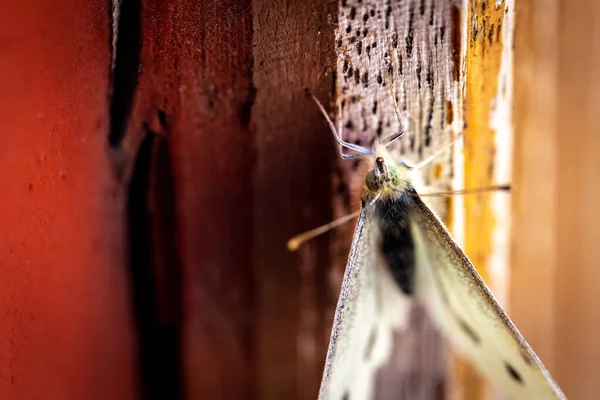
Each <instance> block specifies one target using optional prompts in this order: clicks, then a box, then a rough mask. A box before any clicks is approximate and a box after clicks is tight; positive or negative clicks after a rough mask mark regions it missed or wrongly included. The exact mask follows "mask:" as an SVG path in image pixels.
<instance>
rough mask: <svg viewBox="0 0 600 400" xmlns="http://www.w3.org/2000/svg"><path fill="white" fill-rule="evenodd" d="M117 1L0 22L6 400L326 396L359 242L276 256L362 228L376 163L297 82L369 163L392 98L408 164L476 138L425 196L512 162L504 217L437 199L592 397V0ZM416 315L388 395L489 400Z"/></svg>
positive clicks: (494, 201) (524, 326) (0, 363)
mask: <svg viewBox="0 0 600 400" xmlns="http://www.w3.org/2000/svg"><path fill="white" fill-rule="evenodd" d="M108 7H109V3H107V2H102V3H94V2H91V3H86V4H75V3H72V2H71V1H69V0H66V1H63V0H61V1H59V2H54V3H52V4H50V3H48V2H43V1H36V2H35V4H28V5H27V7H25V6H21V5H19V4H11V5H9V6H8V8H7V10H6V12H2V13H0V20H1V21H2V24H0V55H1V58H2V63H0V76H2V77H3V78H6V77H7V79H2V80H0V93H1V95H0V113H2V121H3V125H2V126H3V131H2V132H3V139H4V145H3V146H2V150H0V152H1V154H0V166H1V168H0V193H2V195H3V197H2V201H3V208H2V209H1V210H0V221H2V225H1V228H0V229H2V232H1V233H2V235H0V256H1V257H0V259H2V260H3V263H4V264H3V265H2V268H0V397H1V398H3V399H4V398H7V399H13V398H14V399H20V398H48V399H62V398H94V396H97V398H115V399H121V398H122V399H131V398H137V397H154V398H190V399H191V398H232V399H233V398H257V399H258V398H260V399H279V398H296V399H312V398H314V397H315V395H316V393H317V388H318V385H319V383H320V378H321V372H322V368H323V362H324V357H325V352H326V346H327V342H328V339H329V334H330V324H331V321H332V317H333V309H334V306H335V302H336V299H337V295H338V291H339V285H340V282H341V276H342V272H343V267H344V265H345V261H346V258H347V254H348V246H349V244H350V235H351V233H352V224H348V225H346V226H344V227H341V228H340V229H337V230H336V231H334V232H332V233H330V234H327V235H324V236H322V237H320V238H318V239H315V240H313V241H311V242H309V243H307V244H306V245H304V246H303V247H302V248H301V250H300V251H299V252H298V253H289V252H288V251H287V250H286V248H285V242H286V240H287V239H288V238H289V237H290V236H292V235H294V234H296V233H299V232H302V231H304V230H307V229H310V228H313V227H315V226H318V225H320V224H323V223H326V222H329V221H331V220H332V219H333V218H335V217H339V216H342V215H346V214H347V213H349V212H352V211H355V210H356V209H357V208H358V205H359V203H358V201H357V195H358V193H359V189H360V187H361V186H362V184H363V179H364V176H365V173H366V169H365V166H364V165H361V164H359V163H355V162H354V161H347V160H339V159H338V158H337V149H336V147H335V146H334V145H333V141H332V138H331V134H330V132H329V128H328V127H327V125H326V123H325V121H324V120H323V118H322V116H321V115H320V114H319V112H318V110H317V108H316V107H315V106H314V104H313V103H312V102H311V101H310V99H307V98H306V97H305V94H304V89H305V88H309V89H311V90H313V92H314V93H315V94H316V95H317V97H319V99H321V101H322V102H323V103H324V104H325V105H326V107H327V108H328V109H329V110H330V111H331V112H330V114H331V115H332V117H336V116H337V114H336V110H337V104H340V105H341V109H342V115H341V117H340V116H337V117H340V118H341V119H342V121H343V125H344V136H345V138H346V139H348V140H350V141H353V142H357V143H361V144H363V145H368V144H369V142H370V141H371V139H372V138H373V137H375V136H377V135H385V134H389V133H393V132H396V131H397V130H398V129H399V124H398V122H397V120H396V118H395V115H394V112H393V109H392V101H391V95H390V94H389V85H393V87H394V89H395V92H396V94H397V96H398V100H399V104H400V108H401V111H402V114H403V117H404V118H405V121H406V128H407V133H406V135H405V137H404V138H403V139H401V140H400V141H399V142H398V143H399V145H398V147H397V148H396V149H394V151H395V152H396V153H397V154H402V155H404V156H405V157H406V158H407V159H408V160H410V161H417V160H419V159H422V158H423V157H425V156H427V155H428V154H431V153H432V152H433V151H435V150H436V149H438V148H440V147H441V146H443V145H445V144H447V143H449V141H450V140H451V138H452V137H453V136H455V135H456V134H458V133H464V135H465V141H464V147H463V145H462V142H458V143H457V144H458V145H457V146H456V147H455V150H454V152H452V153H448V154H447V155H444V156H443V157H441V158H439V159H438V160H437V162H436V163H434V164H433V165H432V166H431V167H430V168H429V169H427V170H426V171H425V173H424V181H425V183H426V184H428V185H430V186H432V187H433V188H434V189H440V188H441V189H446V188H448V187H450V186H454V187H457V188H465V187H467V188H468V187H480V186H486V185H488V184H491V183H505V181H504V179H507V180H510V177H511V168H512V177H513V179H512V182H511V183H512V186H513V192H512V201H509V200H508V199H507V197H506V196H504V197H502V195H496V196H483V195H482V196H479V195H478V196H473V197H469V198H465V199H454V200H453V201H452V202H450V203H448V202H447V201H446V200H445V199H441V200H439V201H437V202H432V205H433V206H434V207H435V208H436V209H437V211H438V212H439V213H440V214H441V215H442V216H443V217H445V218H446V219H447V220H448V221H450V222H451V225H452V228H453V231H454V234H455V236H456V237H457V239H458V241H459V242H461V243H463V244H464V245H465V249H466V252H467V253H468V254H469V256H470V257H471V258H472V259H473V261H474V263H475V265H477V266H478V267H479V268H480V271H481V272H482V273H483V275H484V277H485V278H486V280H488V282H491V286H492V287H493V289H494V291H495V293H496V294H498V295H499V296H498V297H499V298H500V300H501V302H502V303H503V304H507V305H508V310H509V313H510V315H511V316H512V317H513V318H514V320H515V322H516V323H517V325H518V326H519V328H520V330H521V331H522V333H523V334H524V336H525V337H526V338H527V339H528V340H529V341H530V343H531V344H532V346H533V347H534V349H535V350H536V351H537V352H538V354H539V355H540V357H541V358H542V359H543V361H544V362H545V364H546V365H547V366H548V368H549V369H550V371H551V372H552V373H553V374H554V376H555V378H556V379H557V380H558V382H559V384H561V386H562V387H563V389H564V390H565V392H566V394H567V395H568V396H569V398H576V399H593V398H595V397H596V393H598V391H599V390H600V387H599V386H598V385H600V383H599V382H598V380H597V379H596V375H597V373H596V369H597V368H596V366H595V364H596V362H597V361H596V360H597V359H598V358H599V357H600V346H599V345H598V344H597V337H598V336H599V334H600V314H598V311H597V310H596V309H595V308H594V307H593V304H594V300H593V299H594V297H595V295H596V293H597V292H598V289H600V287H599V285H600V283H598V282H600V276H599V273H598V270H597V268H596V267H597V264H598V263H597V259H598V258H599V256H600V254H598V252H599V250H598V246H597V239H598V235H597V234H596V229H595V228H594V226H595V225H598V223H600V220H598V217H597V213H595V207H596V206H597V204H600V190H599V189H598V188H599V186H598V185H597V184H596V181H597V177H596V174H597V171H600V164H599V161H598V160H600V154H599V152H600V142H599V140H600V136H598V131H599V129H600V126H599V124H598V122H597V118H596V115H595V112H596V110H597V109H598V107H599V106H600V97H599V96H598V94H597V93H600V81H599V80H598V78H597V77H596V75H597V73H596V71H598V70H600V58H599V57H598V55H597V54H600V48H599V47H598V46H599V43H600V42H598V41H597V40H596V39H595V38H597V37H600V36H599V35H600V32H598V26H600V24H599V21H598V18H599V17H598V15H600V9H599V5H598V2H596V1H593V0H577V1H575V2H568V1H567V0H553V1H550V2H540V1H538V0H528V1H525V0H523V1H518V2H514V3H513V1H508V0H505V1H503V2H500V3H499V4H498V6H496V1H492V0H486V1H484V2H481V1H469V0H464V1H461V2H447V1H438V0H424V1H416V0H411V1H405V2H391V1H386V0H382V1H381V2H373V3H368V2H363V1H359V0H340V1H339V2H337V1H333V0H332V1H321V0H311V1H301V0H293V1H288V2H286V3H281V2H277V1H272V0H253V1H250V0H245V1H222V0H210V1H203V2H197V1H196V2H194V1H187V0H186V1H184V2H174V1H164V2H159V3H156V2H150V1H146V0H123V1H120V2H119V1H117V2H114V4H113V7H114V8H113V10H110V9H108ZM513 7H514V8H513ZM513 23H514V27H515V36H514V42H513V38H512V30H513ZM111 24H112V28H111ZM111 45H112V48H111ZM513 47H514V53H513V51H512V49H513ZM513 59H514V80H513V76H512V74H511V71H512V68H511V67H510V66H511V65H512V61H513ZM388 71H391V75H390V73H389V72H388ZM511 121H512V122H513V123H514V131H513V126H511V123H510V122H511ZM513 135H514V136H513ZM513 137H514V153H513V154H514V158H513V163H512V164H511V163H510V159H511V151H512V147H513V146H512V138H513ZM498 196H500V197H498ZM509 203H510V204H509ZM511 208H512V211H511ZM509 229H511V232H512V240H511V242H510V254H511V255H510V259H509V258H507V255H506V254H507V253H506V247H507V238H508V234H509ZM508 261H510V264H509V263H508ZM509 265H510V266H509ZM413 318H414V322H415V328H414V329H413V330H412V331H411V332H410V333H409V334H408V335H406V336H404V337H398V341H397V342H398V343H397V346H396V349H395V357H394V358H393V360H392V362H391V363H390V365H388V366H387V367H386V369H385V370H383V371H382V373H381V374H380V376H379V378H378V392H379V395H380V398H388V397H389V396H388V395H389V394H390V393H392V394H394V395H396V394H398V393H400V392H401V393H404V394H406V397H407V398H412V399H414V398H432V397H436V398H440V397H441V396H442V392H445V393H446V397H450V398H464V399H477V398H484V397H485V396H487V394H486V393H485V391H484V388H483V385H482V383H481V382H480V381H479V380H478V379H477V378H476V375H475V374H474V373H473V372H470V371H469V370H465V367H464V365H463V364H460V363H456V362H453V363H451V365H453V368H455V371H456V370H458V371H459V372H458V373H453V375H452V379H451V380H450V381H449V380H448V379H447V371H448V369H447V368H446V361H447V357H446V350H445V348H444V346H443V344H442V342H441V341H440V339H439V337H437V334H436V333H435V331H434V330H433V329H432V327H431V324H430V323H429V322H428V321H427V320H426V319H424V318H423V314H422V313H421V312H419V310H416V311H415V313H414V314H413ZM407 353H411V354H410V357H408V358H407V357H406V354H407ZM409 358H410V359H413V360H415V359H416V360H417V361H414V362H412V361H410V360H409V361H407V360H408V359H409ZM404 378H406V379H404ZM399 382H400V384H399V385H398V383H399ZM398 387H399V388H400V389H397V388H398ZM390 389H393V390H392V391H390Z"/></svg>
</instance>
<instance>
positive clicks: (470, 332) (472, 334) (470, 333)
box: [454, 315, 481, 344]
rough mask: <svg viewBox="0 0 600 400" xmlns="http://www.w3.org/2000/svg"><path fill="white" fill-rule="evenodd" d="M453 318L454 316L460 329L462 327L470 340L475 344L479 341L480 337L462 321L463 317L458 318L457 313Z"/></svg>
mask: <svg viewBox="0 0 600 400" xmlns="http://www.w3.org/2000/svg"><path fill="white" fill-rule="evenodd" d="M454 318H456V322H458V326H460V329H462V331H463V332H464V333H465V334H466V335H467V336H468V337H470V338H471V340H472V341H473V342H475V344H479V343H481V338H480V337H479V335H477V333H475V331H474V330H473V328H471V327H470V326H469V324H467V323H466V322H465V321H463V319H462V318H460V317H459V316H458V315H455V316H454Z"/></svg>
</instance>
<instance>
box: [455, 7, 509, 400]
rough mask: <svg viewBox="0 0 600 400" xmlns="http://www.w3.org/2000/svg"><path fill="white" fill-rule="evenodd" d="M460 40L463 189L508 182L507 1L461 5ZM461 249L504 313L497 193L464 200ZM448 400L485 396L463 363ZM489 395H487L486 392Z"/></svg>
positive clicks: (504, 242)
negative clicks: (463, 21)
mask: <svg viewBox="0 0 600 400" xmlns="http://www.w3.org/2000/svg"><path fill="white" fill-rule="evenodd" d="M466 3H467V4H468V8H467V9H466V10H465V12H466V26H465V28H466V32H465V36H464V40H463V51H464V55H463V57H464V62H465V75H464V77H463V82H464V84H465V131H464V138H465V140H464V149H463V154H462V157H463V162H464V181H463V185H464V187H465V188H477V187H487V186H492V185H495V184H506V183H510V182H511V169H510V161H511V157H512V155H511V154H512V135H513V132H512V126H511V114H510V110H511V101H512V96H511V95H512V52H513V46H512V37H513V30H514V23H513V18H514V17H513V15H514V6H513V1H511V0H505V1H502V2H497V1H495V0H487V1H467V2H466ZM462 201H463V202H464V203H463V205H462V207H463V208H464V216H465V221H464V238H465V243H464V247H463V249H464V250H465V252H466V253H467V254H468V255H469V258H470V259H471V261H472V262H473V264H474V265H475V266H476V268H477V270H478V271H479V273H480V274H481V276H482V277H483V278H484V280H485V281H486V282H487V284H488V286H489V287H490V288H491V289H492V291H493V292H494V294H495V296H496V297H497V299H498V300H499V301H500V303H501V304H502V305H503V306H504V307H505V308H506V309H508V311H509V313H510V309H509V307H508V303H507V299H506V294H505V292H506V285H507V283H508V282H507V279H508V260H507V254H508V237H509V228H510V212H509V209H510V208H509V205H510V198H509V197H508V196H507V195H506V194H502V193H496V194H494V193H481V194H477V195H469V196H465V197H464V199H462ZM455 378H456V379H457V380H458V384H457V385H454V386H455V387H454V388H453V393H452V397H453V398H463V399H477V398H483V397H484V396H485V391H484V388H485V386H486V385H485V383H484V382H483V381H482V380H481V378H480V377H479V374H478V373H477V372H475V371H474V369H473V368H471V367H470V365H468V364H467V363H464V362H460V361H459V362H457V363H456V364H455ZM488 391H489V389H488Z"/></svg>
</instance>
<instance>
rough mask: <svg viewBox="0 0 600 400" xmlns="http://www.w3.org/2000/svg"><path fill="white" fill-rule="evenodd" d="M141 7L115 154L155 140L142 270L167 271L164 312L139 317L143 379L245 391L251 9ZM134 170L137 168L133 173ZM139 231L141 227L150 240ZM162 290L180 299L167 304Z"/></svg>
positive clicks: (250, 292) (248, 365)
mask: <svg viewBox="0 0 600 400" xmlns="http://www.w3.org/2000/svg"><path fill="white" fill-rule="evenodd" d="M124 6H125V3H124ZM140 7H141V11H143V12H141V14H140V15H141V17H142V19H141V21H140V33H139V35H140V37H141V48H139V47H137V48H136V47H135V41H133V43H132V44H131V46H132V48H131V49H130V51H138V52H140V51H141V53H140V60H141V65H142V68H141V69H140V71H141V73H140V75H139V78H138V85H137V89H136V91H135V97H134V101H135V103H134V107H133V113H132V116H131V118H130V120H129V121H128V123H127V127H128V128H127V131H126V135H125V137H124V138H123V141H122V142H121V143H120V144H119V147H118V148H117V150H116V151H122V152H124V154H125V155H124V158H125V160H126V162H125V164H126V165H127V163H137V162H138V161H139V160H140V157H141V156H142V155H143V154H142V153H141V152H142V150H143V146H144V143H145V142H146V141H152V146H153V148H154V150H153V151H151V152H149V155H148V157H149V159H150V160H149V161H148V162H147V163H148V164H149V165H148V171H147V172H146V173H147V174H148V177H147V179H148V180H149V181H150V185H151V189H150V190H149V192H148V193H147V196H146V198H145V199H143V198H142V199H141V200H140V204H139V205H138V206H139V207H150V212H149V213H148V215H146V218H147V219H148V221H147V222H146V223H147V224H148V226H149V230H150V233H149V235H150V236H151V237H150V239H148V241H149V243H151V244H153V245H154V246H153V247H151V248H150V249H149V250H148V251H149V252H150V254H151V257H152V258H151V259H149V260H146V261H147V265H146V266H145V268H146V269H148V270H149V272H150V273H152V271H156V272H155V274H156V275H158V276H160V277H161V279H160V280H158V279H154V281H153V283H152V284H151V285H149V287H148V288H146V290H152V288H153V287H152V285H154V286H155V287H154V289H155V291H156V292H157V294H156V295H155V301H156V302H157V304H156V307H154V309H153V308H151V306H150V305H149V304H147V303H144V304H142V305H140V308H139V309H138V310H137V313H138V314H140V313H141V314H144V313H146V314H149V315H148V316H147V318H146V321H145V322H144V321H141V322H140V321H138V327H141V333H140V335H141V336H142V339H143V340H145V341H146V342H145V343H146V344H147V345H146V347H142V348H141V351H143V352H146V356H147V357H148V359H147V360H146V362H145V363H142V377H143V379H145V380H144V382H143V384H144V385H145V387H146V390H147V391H148V393H154V395H160V394H161V393H162V395H164V396H165V397H162V398H167V397H168V398H173V397H177V396H179V395H185V396H186V397H187V398H215V397H218V398H240V397H244V396H247V395H248V394H252V393H254V388H255V383H254V382H255V374H254V370H255V364H254V354H253V351H252V349H253V323H252V321H253V319H254V318H255V315H256V314H255V301H254V289H253V282H254V279H253V271H252V263H251V261H250V260H251V259H252V244H253V241H252V195H251V193H252V166H253V164H254V151H253V139H252V134H251V132H250V128H249V123H250V107H251V105H252V101H253V95H254V91H253V87H252V81H251V66H252V53H251V39H252V10H251V4H250V1H245V2H231V3H228V2H222V1H203V2H197V1H186V2H160V3H156V2H152V1H149V2H146V1H142V2H141V5H140ZM139 12H140V10H138V13H139ZM123 18H126V17H125V15H123V14H122V15H121V21H123ZM131 18H134V16H132V17H131ZM124 22H125V24H129V25H125V26H131V24H132V23H134V22H135V21H131V20H130V21H127V20H125V21H124ZM125 33H126V34H130V35H135V32H127V31H126V32H125ZM121 39H123V40H125V38H124V37H119V40H121ZM126 61H127V60H125V62H126ZM120 62H123V61H122V60H120V59H119V58H118V57H117V60H116V69H117V68H118V67H119V64H120ZM132 158H133V159H135V161H133V160H132ZM126 169H127V168H126ZM135 176H136V174H135V169H134V170H133V172H132V173H131V177H130V180H132V181H133V180H134V179H135ZM169 192H172V196H171V198H165V197H164V194H165V193H169ZM144 202H146V204H144ZM169 215H171V216H172V217H171V218H169ZM173 216H174V217H173ZM171 219H174V221H173V222H172V224H171V226H167V227H166V229H167V231H166V232H165V231H164V229H165V224H164V223H165V222H168V221H169V220H171ZM161 221H162V222H161ZM136 226H137V228H136ZM136 226H134V228H133V229H136V230H135V231H134V232H133V234H134V235H136V234H137V235H143V234H144V233H143V232H140V231H139V225H136ZM169 243H172V244H169ZM134 255H135V254H134ZM134 261H135V260H134ZM140 268H144V266H142V267H140ZM153 274H154V273H153ZM148 279H152V277H149V278H148ZM165 280H166V282H165ZM168 282H171V284H168ZM165 293H170V294H171V295H170V296H167V297H170V300H171V302H172V303H170V304H169V303H167V304H165V303H164V301H161V299H163V300H164V299H165V298H166V297H165ZM150 297H151V296H150ZM144 324H145V325H144ZM143 344H144V343H142V346H143ZM152 344H154V346H153V345H152ZM142 361H143V360H142ZM148 364H150V365H148ZM180 369H181V371H182V372H181V373H182V376H181V377H180V376H179V374H178V371H179V370H180ZM144 373H145V375H144ZM180 379H181V380H182V381H181V382H180V381H179V380H180ZM157 380H158V381H159V382H161V383H157V382H155V381H157ZM180 385H182V386H183V390H184V392H185V393H184V394H182V393H181V389H180V387H181V386H180ZM178 393H179V394H178Z"/></svg>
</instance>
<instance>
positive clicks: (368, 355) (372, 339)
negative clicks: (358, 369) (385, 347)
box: [364, 326, 377, 361]
mask: <svg viewBox="0 0 600 400" xmlns="http://www.w3.org/2000/svg"><path fill="white" fill-rule="evenodd" d="M376 340H377V327H376V326H374V327H373V329H372V330H371V334H370V335H369V340H368V341H367V346H366V347H365V355H364V359H365V361H369V359H370V358H371V354H372V353H373V347H375V342H376Z"/></svg>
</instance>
